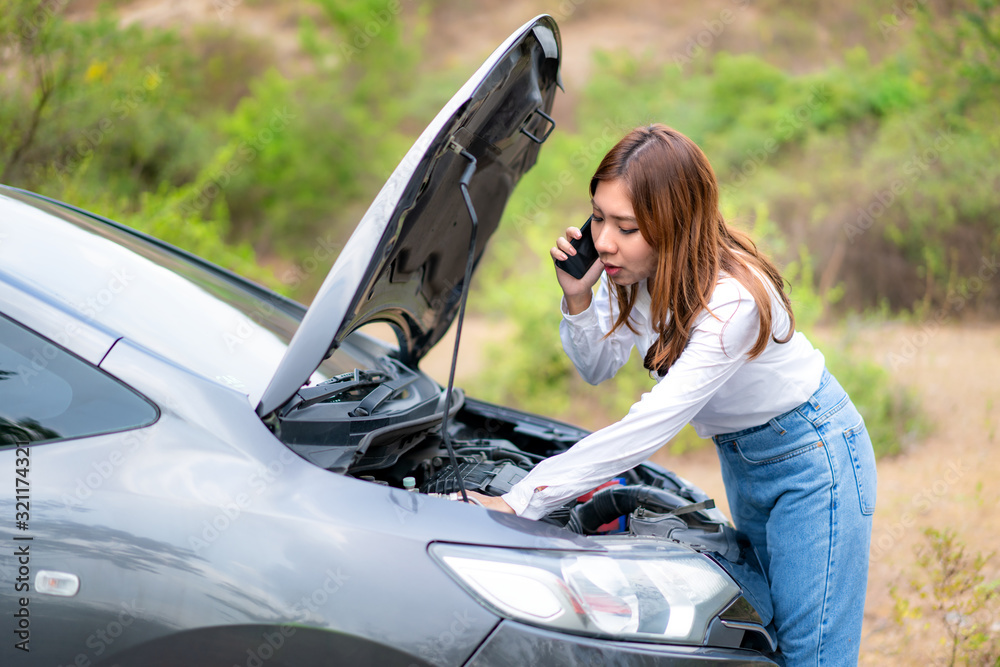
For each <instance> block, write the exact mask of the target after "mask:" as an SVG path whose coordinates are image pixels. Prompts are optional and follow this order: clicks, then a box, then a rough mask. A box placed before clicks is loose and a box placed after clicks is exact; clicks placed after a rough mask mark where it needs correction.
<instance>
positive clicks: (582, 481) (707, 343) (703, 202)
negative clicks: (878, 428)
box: [477, 125, 876, 665]
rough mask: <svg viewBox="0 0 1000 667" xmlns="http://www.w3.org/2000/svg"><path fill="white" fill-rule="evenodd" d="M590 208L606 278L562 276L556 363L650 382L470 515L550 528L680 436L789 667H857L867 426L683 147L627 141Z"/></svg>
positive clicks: (767, 266)
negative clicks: (759, 580) (721, 502)
mask: <svg viewBox="0 0 1000 667" xmlns="http://www.w3.org/2000/svg"><path fill="white" fill-rule="evenodd" d="M590 193H591V196H592V202H593V213H594V217H593V220H592V222H591V232H592V234H593V240H594V244H595V246H596V248H597V251H598V253H599V257H600V261H598V262H596V263H595V264H594V266H592V267H591V268H590V270H589V271H588V272H587V273H586V275H584V277H583V278H582V279H580V280H576V279H574V278H573V277H571V276H570V275H569V274H568V273H565V272H563V271H562V270H560V269H557V270H556V274H557V277H558V280H559V285H560V287H562V290H563V295H564V298H563V301H562V312H563V320H562V323H561V325H560V334H561V338H562V342H563V346H564V348H565V350H566V352H567V354H568V355H569V356H570V358H571V359H572V360H573V363H574V364H575V365H576V367H577V368H578V369H579V371H580V373H581V374H582V375H583V377H584V378H585V379H586V380H587V381H588V382H590V383H592V384H597V383H599V382H601V381H603V380H606V379H608V378H610V377H612V376H613V375H615V373H616V372H617V371H618V369H619V368H621V367H622V366H623V365H624V364H625V362H626V361H627V360H628V357H629V353H630V351H631V349H632V347H633V346H635V347H636V348H638V350H639V352H640V353H642V354H643V355H644V358H645V366H646V368H647V369H649V370H650V371H651V372H652V373H654V374H655V375H656V377H657V378H658V382H657V384H656V386H655V387H654V388H653V389H652V390H650V391H649V392H648V393H646V394H644V395H643V396H642V397H641V399H640V400H639V401H638V402H637V403H636V404H635V405H633V406H632V408H631V409H630V410H629V412H628V414H627V415H626V416H625V417H624V418H623V419H622V420H621V421H619V422H617V423H615V424H612V425H611V426H608V427H606V428H603V429H601V430H600V431H597V432H595V433H593V434H592V435H590V436H588V437H587V438H584V439H583V440H581V441H580V442H578V443H577V444H576V445H574V446H573V447H572V448H570V449H569V450H568V451H566V452H564V453H563V454H560V455H558V456H554V457H552V458H550V459H547V460H546V461H543V462H542V463H540V464H539V465H538V466H536V467H535V469H534V470H532V472H531V473H530V474H529V475H528V476H527V477H526V478H525V479H524V480H522V481H521V482H520V483H519V484H517V485H516V486H515V487H514V488H513V489H512V490H511V491H510V492H509V493H507V494H505V495H504V496H502V497H499V498H489V497H486V496H481V495H478V494H477V499H478V500H480V501H481V502H482V503H483V504H485V505H486V506H487V507H490V508H492V509H498V510H501V511H506V512H514V513H517V514H519V515H521V516H524V517H528V518H539V517H542V516H545V515H546V514H547V513H548V512H549V511H550V510H552V509H553V508H555V507H557V506H559V505H562V504H564V503H565V502H567V501H569V500H571V499H573V498H576V497H578V496H580V495H582V494H584V493H585V492H587V491H589V490H591V489H593V488H594V487H596V486H598V485H600V484H601V483H603V482H605V481H606V480H608V479H610V478H612V477H614V476H616V475H618V474H619V473H621V472H623V471H625V470H628V469H629V468H632V467H633V466H635V465H637V464H638V463H640V462H642V461H643V460H644V459H646V457H648V456H649V455H650V454H652V453H653V452H655V451H656V450H657V449H659V448H660V447H661V446H662V445H663V444H664V443H666V442H667V441H668V440H670V438H672V437H673V436H674V435H676V434H677V432H678V431H679V430H680V429H681V428H682V427H683V426H684V425H685V424H687V423H689V422H690V423H691V424H692V425H693V426H694V427H695V430H696V431H697V432H698V433H699V435H701V436H702V437H708V436H711V437H712V438H713V439H714V441H715V443H716V445H717V449H718V453H719V459H720V462H721V465H722V473H723V479H724V482H725V485H726V494H727V496H728V499H729V506H730V510H731V513H732V517H733V520H734V522H735V524H736V527H737V528H738V529H740V530H742V531H743V532H745V533H746V534H747V535H748V536H749V537H750V539H751V541H752V542H753V544H754V546H755V547H756V549H757V552H758V554H759V555H760V557H761V560H762V562H763V564H764V567H765V569H766V571H767V573H768V577H769V580H770V582H771V596H772V601H773V603H774V622H775V627H776V630H777V634H778V644H779V648H780V650H781V653H782V655H783V657H784V659H785V661H786V663H787V664H789V665H832V664H851V665H854V664H856V663H857V658H858V643H859V640H860V636H861V619H862V612H863V610H864V599H865V587H866V583H867V572H868V546H869V541H870V537H871V515H872V513H873V511H874V506H875V486H876V479H875V459H874V454H873V452H872V446H871V441H870V439H869V437H868V433H867V431H866V430H865V425H864V421H863V420H862V418H861V415H859V414H858V412H857V410H856V409H855V408H854V406H853V404H852V403H851V401H850V399H849V398H848V396H847V395H846V394H845V393H844V390H843V389H842V388H841V387H840V385H839V384H838V383H837V381H836V380H835V379H834V378H833V377H831V376H830V374H829V373H828V372H827V371H826V370H825V367H824V359H823V355H822V354H821V353H820V352H819V351H817V350H816V349H814V348H813V347H812V345H811V344H810V343H809V341H808V340H807V339H806V337H805V336H804V335H803V334H802V333H801V332H796V331H795V320H794V317H793V315H792V309H791V304H790V303H789V300H788V297H787V296H786V295H785V293H784V290H783V282H784V281H783V279H782V277H781V275H780V273H779V272H778V270H777V269H776V268H775V267H774V265H773V264H771V262H769V261H768V260H767V259H766V258H765V257H763V256H762V255H761V254H760V253H758V252H757V249H756V246H755V245H754V244H753V242H752V241H750V239H749V238H748V237H746V236H745V235H743V234H741V233H739V232H737V231H735V230H732V229H730V228H729V227H728V226H727V225H726V223H725V221H724V220H723V217H722V215H721V213H720V212H719V194H718V185H717V183H716V180H715V174H714V172H713V171H712V168H711V166H710V165H709V163H708V160H707V158H706V157H705V155H704V154H703V153H702V151H701V150H700V149H699V148H698V147H697V146H696V145H695V144H694V143H693V142H692V141H691V140H690V139H688V138H687V137H685V136H684V135H682V134H681V133H679V132H677V131H676V130H673V129H671V128H668V127H666V126H664V125H651V126H649V127H643V128H637V129H635V130H633V131H631V132H630V133H629V134H628V135H626V136H625V137H624V138H623V139H622V140H621V141H620V142H618V144H617V145H616V146H615V147H614V148H612V149H611V151H610V152H609V153H608V154H607V155H606V156H605V158H604V160H603V161H602V162H601V164H600V166H599V167H598V169H597V172H596V173H595V174H594V177H593V179H592V181H591V183H590ZM575 238H580V230H578V229H576V228H574V227H570V228H569V229H567V231H566V235H565V237H564V238H560V239H559V240H558V241H557V244H556V246H555V247H554V248H552V250H551V254H552V257H553V258H554V259H557V260H563V259H565V258H566V257H567V256H568V255H573V254H575V250H574V249H573V247H572V246H571V245H570V240H571V239H575ZM598 282H600V285H599V287H598V290H597V293H596V295H595V294H593V291H592V288H593V286H594V285H595V284H597V283H598Z"/></svg>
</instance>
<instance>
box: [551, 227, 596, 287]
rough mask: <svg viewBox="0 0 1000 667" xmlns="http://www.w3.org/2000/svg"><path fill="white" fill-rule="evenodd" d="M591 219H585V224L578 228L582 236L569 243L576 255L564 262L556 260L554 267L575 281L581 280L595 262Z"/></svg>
mask: <svg viewBox="0 0 1000 667" xmlns="http://www.w3.org/2000/svg"><path fill="white" fill-rule="evenodd" d="M593 219H594V216H590V217H589V218H587V222H585V223H583V227H581V228H580V231H581V232H582V236H581V237H580V238H578V239H573V240H572V241H570V242H569V243H570V245H571V246H573V247H574V248H575V249H576V254H575V255H570V256H569V257H567V258H566V259H565V260H556V266H558V267H559V268H560V269H562V270H563V271H565V272H566V273H568V274H569V275H571V276H573V277H574V278H576V279H577V280H579V279H580V278H583V276H584V275H585V274H586V273H587V271H588V270H589V269H590V267H591V266H593V265H594V262H596V261H597V248H595V247H594V237H593V236H592V235H591V234H590V221H591V220H593Z"/></svg>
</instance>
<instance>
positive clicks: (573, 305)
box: [549, 227, 604, 315]
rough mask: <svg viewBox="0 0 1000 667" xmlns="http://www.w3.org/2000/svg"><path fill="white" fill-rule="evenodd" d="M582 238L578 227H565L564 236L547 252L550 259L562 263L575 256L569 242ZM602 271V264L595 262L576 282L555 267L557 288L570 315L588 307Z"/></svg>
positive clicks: (574, 251) (574, 250) (598, 261)
mask: <svg viewBox="0 0 1000 667" xmlns="http://www.w3.org/2000/svg"><path fill="white" fill-rule="evenodd" d="M582 236H583V233H582V232H581V231H580V229H579V228H578V227H567V228H566V234H565V236H560V237H559V238H558V239H556V244H555V246H553V247H552V249H551V250H549V254H550V255H552V259H554V260H557V261H563V260H565V259H566V258H567V257H570V256H572V255H575V254H576V249H575V248H574V247H573V246H572V245H571V244H570V241H571V240H573V239H578V238H580V237H582ZM603 271H604V264H602V263H601V260H597V261H596V262H594V264H593V265H592V266H591V267H590V268H589V269H588V270H587V273H585V274H584V275H583V277H582V278H580V279H579V280H577V279H576V278H574V277H573V276H571V275H569V274H568V273H566V272H565V271H563V270H562V269H560V268H559V267H558V266H557V267H556V278H557V279H558V280H559V287H561V288H562V291H563V295H565V297H566V307H567V309H568V310H569V314H570V315H576V314H578V313H582V312H583V311H585V310H587V308H589V307H590V300H591V299H592V298H593V289H594V285H596V284H597V281H598V280H600V278H601V272H603Z"/></svg>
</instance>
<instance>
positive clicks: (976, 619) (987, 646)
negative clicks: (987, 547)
mask: <svg viewBox="0 0 1000 667" xmlns="http://www.w3.org/2000/svg"><path fill="white" fill-rule="evenodd" d="M924 538H925V543H924V544H921V545H919V546H918V547H917V549H916V552H917V561H916V567H917V572H916V573H915V574H913V576H912V578H911V579H910V580H909V582H908V585H906V586H903V587H900V586H893V587H892V588H890V595H891V596H892V599H893V603H894V608H893V620H895V622H896V623H897V624H899V625H901V626H903V628H904V629H905V630H906V643H905V644H904V645H903V646H902V647H901V649H902V650H901V653H902V654H903V655H904V656H905V655H908V654H910V653H915V651H914V650H913V648H912V647H911V646H910V639H911V638H912V636H914V635H916V636H921V637H926V636H928V634H930V636H935V635H938V633H940V635H938V636H939V644H940V647H941V650H940V655H934V654H932V655H927V654H926V653H925V652H923V651H921V652H920V653H919V655H917V654H914V655H912V656H911V659H913V660H915V661H918V662H921V663H925V664H930V663H931V662H932V661H933V664H941V665H949V666H950V667H953V666H954V665H957V664H962V665H982V666H983V667H995V665H997V664H1000V636H998V634H997V621H996V619H997V616H998V614H1000V579H996V578H991V577H990V572H991V570H992V571H993V574H995V568H990V567H989V565H990V561H991V560H992V559H993V558H994V556H996V553H995V552H991V553H988V554H983V553H976V554H968V553H966V550H965V544H964V543H963V542H962V540H961V539H959V537H958V535H957V534H956V533H955V531H954V530H952V529H951V528H946V529H945V530H943V531H939V530H936V529H934V528H928V529H926V530H924ZM932 622H933V623H932ZM922 646H923V645H922V644H921V647H922Z"/></svg>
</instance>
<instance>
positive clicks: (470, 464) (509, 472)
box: [420, 459, 528, 496]
mask: <svg viewBox="0 0 1000 667" xmlns="http://www.w3.org/2000/svg"><path fill="white" fill-rule="evenodd" d="M458 474H459V475H460V476H461V478H462V484H463V485H464V486H465V488H466V490H468V491H479V492H480V493H485V494H487V495H490V496H499V495H502V494H504V493H507V492H508V491H510V489H511V487H512V486H514V485H515V484H517V483H518V482H519V481H521V479H523V478H524V476H525V475H527V474H528V472H527V471H526V470H524V469H523V468H519V467H517V466H516V465H515V464H514V463H512V462H511V461H500V462H499V463H496V462H494V461H478V460H476V461H470V460H469V459H464V462H460V463H459V464H458ZM420 491H421V493H453V492H455V491H458V482H457V481H456V480H455V473H454V468H453V467H452V466H451V465H450V464H449V465H446V466H444V467H443V468H441V469H440V470H439V471H438V472H437V474H435V475H434V476H433V477H431V478H430V479H428V480H427V481H426V482H424V484H423V486H421V487H420Z"/></svg>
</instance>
